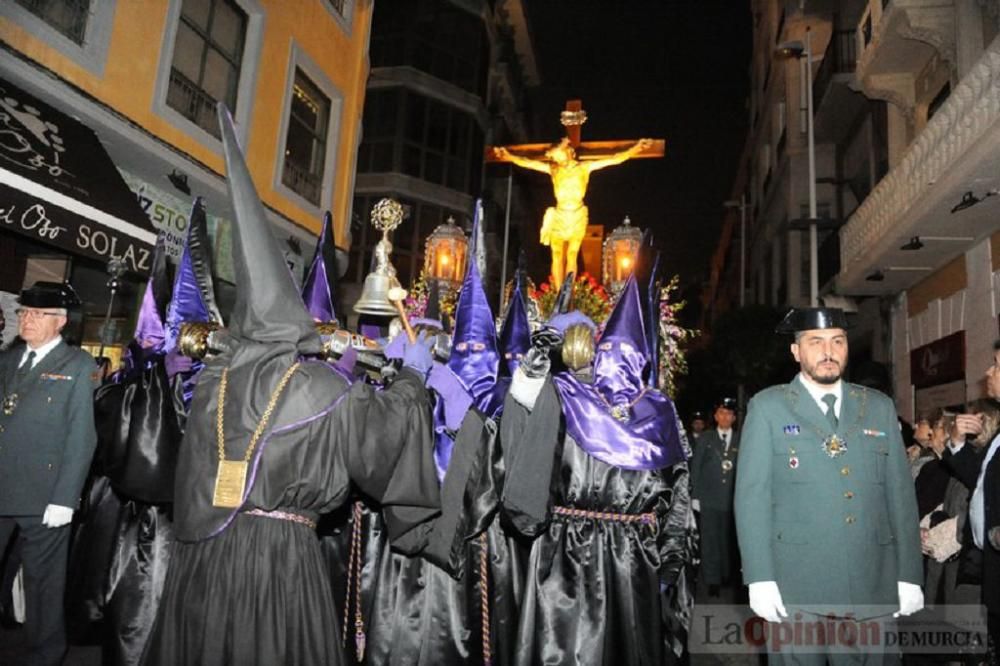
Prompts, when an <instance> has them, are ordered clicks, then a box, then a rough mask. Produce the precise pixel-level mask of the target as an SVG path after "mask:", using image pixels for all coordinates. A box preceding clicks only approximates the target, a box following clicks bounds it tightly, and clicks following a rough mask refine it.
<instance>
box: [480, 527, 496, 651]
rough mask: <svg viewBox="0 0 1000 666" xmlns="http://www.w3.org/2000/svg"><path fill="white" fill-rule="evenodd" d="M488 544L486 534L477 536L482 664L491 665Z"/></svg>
mask: <svg viewBox="0 0 1000 666" xmlns="http://www.w3.org/2000/svg"><path fill="white" fill-rule="evenodd" d="M489 562H490V544H489V539H488V538H487V536H486V532H483V533H482V534H480V535H479V613H480V616H481V621H482V634H483V636H482V638H483V664H484V666H490V664H492V663H493V647H492V646H491V645H490V569H489Z"/></svg>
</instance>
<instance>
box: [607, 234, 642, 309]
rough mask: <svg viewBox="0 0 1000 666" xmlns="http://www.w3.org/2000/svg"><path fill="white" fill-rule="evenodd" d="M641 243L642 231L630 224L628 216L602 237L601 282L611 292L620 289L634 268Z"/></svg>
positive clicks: (613, 292) (614, 292)
mask: <svg viewBox="0 0 1000 666" xmlns="http://www.w3.org/2000/svg"><path fill="white" fill-rule="evenodd" d="M641 244H642V231H641V230H640V229H639V228H637V227H633V226H632V221H631V220H630V219H629V218H628V216H626V217H625V220H624V221H623V222H622V223H621V224H620V225H618V226H617V227H615V229H614V230H613V231H612V232H611V233H610V234H608V237H607V238H605V239H604V246H603V247H602V248H601V264H602V266H603V275H602V282H604V287H605V288H606V289H607V290H608V291H609V292H611V293H612V294H617V293H618V292H619V291H621V290H622V287H624V286H625V281H626V280H628V276H629V275H631V274H632V271H633V270H635V261H636V258H637V257H638V256H639V246H640V245H641Z"/></svg>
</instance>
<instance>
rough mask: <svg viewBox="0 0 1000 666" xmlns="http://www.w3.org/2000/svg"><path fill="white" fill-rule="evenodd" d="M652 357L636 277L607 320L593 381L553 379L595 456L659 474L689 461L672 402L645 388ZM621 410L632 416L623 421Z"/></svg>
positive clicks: (574, 431) (570, 424)
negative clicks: (617, 413) (613, 410)
mask: <svg viewBox="0 0 1000 666" xmlns="http://www.w3.org/2000/svg"><path fill="white" fill-rule="evenodd" d="M648 371H649V354H648V350H647V348H646V331H645V329H644V327H643V316H642V304H641V302H640V299H639V290H638V288H637V286H636V282H635V276H634V275H633V276H631V277H629V279H628V281H627V282H626V283H625V288H624V289H623V290H622V295H621V297H620V298H619V299H618V303H616V304H615V309H614V311H612V313H611V316H610V317H608V323H607V325H606V326H605V327H604V334H603V335H602V336H601V339H600V341H599V343H598V345H597V351H596V353H595V355H594V383H593V384H592V385H591V384H584V383H583V382H581V381H580V380H579V379H577V378H576V377H574V376H573V375H572V374H570V373H560V374H558V375H555V376H554V377H553V383H554V384H555V387H556V391H557V392H558V393H559V397H560V399H561V402H562V411H563V415H564V416H565V417H566V429H567V431H568V433H569V434H570V436H571V437H572V438H573V439H574V440H576V442H577V444H579V445H580V447H581V448H582V449H583V450H584V451H586V452H587V453H588V454H589V455H590V456H592V457H594V458H597V459H598V460H600V461H601V462H604V463H607V464H609V465H613V466H615V467H620V468H622V469H634V470H654V469H661V468H664V467H669V466H670V465H673V464H674V463H676V462H680V461H682V460H684V459H685V455H684V448H683V446H682V445H681V438H680V428H679V426H678V421H677V410H676V409H675V408H674V403H673V401H671V400H670V398H668V397H667V396H665V395H663V394H662V393H660V392H659V391H657V390H655V389H650V388H648V387H647V386H646V380H645V377H646V373H648ZM612 406H618V407H619V408H620V409H622V410H623V411H625V412H626V413H627V414H628V418H627V419H625V420H624V421H619V420H618V419H616V418H615V417H614V416H612V414H611V408H612Z"/></svg>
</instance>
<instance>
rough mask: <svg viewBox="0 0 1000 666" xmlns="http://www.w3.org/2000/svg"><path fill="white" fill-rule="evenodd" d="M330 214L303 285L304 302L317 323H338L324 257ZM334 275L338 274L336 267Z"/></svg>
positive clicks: (320, 233)
mask: <svg viewBox="0 0 1000 666" xmlns="http://www.w3.org/2000/svg"><path fill="white" fill-rule="evenodd" d="M330 221H331V218H330V213H329V212H327V213H326V214H325V215H324V216H323V228H322V229H321V230H320V232H319V240H318V241H316V254H315V255H314V256H313V260H312V265H311V266H310V267H309V274H308V275H306V281H305V283H303V285H302V300H303V301H305V304H306V309H307V310H309V314H310V315H312V318H313V319H315V320H316V321H322V322H329V321H336V319H337V313H336V312H335V311H334V308H333V292H332V291H331V286H330V277H329V276H330V275H331V273H330V272H329V270H328V268H327V265H326V259H325V258H324V257H323V250H324V248H325V247H326V245H327V243H329V242H332V241H328V240H327V238H328V237H329V236H330V233H331V229H330ZM332 274H333V275H335V274H336V268H335V267H334V272H333V273H332Z"/></svg>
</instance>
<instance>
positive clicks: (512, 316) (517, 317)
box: [500, 280, 531, 375]
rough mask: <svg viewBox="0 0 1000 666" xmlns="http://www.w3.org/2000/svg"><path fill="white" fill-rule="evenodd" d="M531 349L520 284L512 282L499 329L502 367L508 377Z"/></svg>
mask: <svg viewBox="0 0 1000 666" xmlns="http://www.w3.org/2000/svg"><path fill="white" fill-rule="evenodd" d="M529 347H531V325H530V324H529V323H528V312H527V310H526V309H525V307H524V296H523V295H522V294H521V284H520V282H519V281H517V280H515V282H514V293H513V294H511V297H510V306H509V307H508V308H507V316H506V317H505V318H504V321H503V328H501V329H500V351H501V352H502V353H503V360H504V367H502V368H501V371H503V370H504V369H506V371H507V374H508V375H513V374H514V371H515V370H517V366H518V365H520V364H521V357H522V356H524V354H525V353H526V352H527V351H528V348H529Z"/></svg>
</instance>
